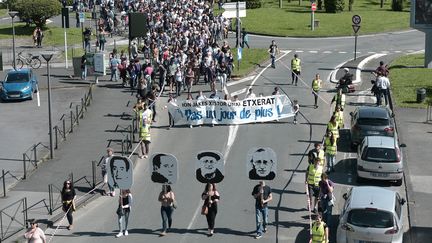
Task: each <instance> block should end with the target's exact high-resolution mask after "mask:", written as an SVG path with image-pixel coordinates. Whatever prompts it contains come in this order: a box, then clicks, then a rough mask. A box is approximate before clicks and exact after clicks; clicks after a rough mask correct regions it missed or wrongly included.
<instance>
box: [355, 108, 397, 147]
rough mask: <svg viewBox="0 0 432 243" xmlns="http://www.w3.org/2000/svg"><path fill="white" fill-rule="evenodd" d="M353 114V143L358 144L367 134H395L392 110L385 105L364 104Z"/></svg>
mask: <svg viewBox="0 0 432 243" xmlns="http://www.w3.org/2000/svg"><path fill="white" fill-rule="evenodd" d="M350 115H351V145H352V146H353V147H355V146H357V145H358V144H359V143H361V141H363V138H364V137H365V136H390V137H393V136H394V134H395V124H394V119H393V115H392V113H391V111H390V110H389V109H387V108H385V107H372V106H362V107H358V108H357V109H356V110H355V111H354V112H351V113H350Z"/></svg>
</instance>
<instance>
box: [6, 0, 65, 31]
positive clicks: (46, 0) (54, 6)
mask: <svg viewBox="0 0 432 243" xmlns="http://www.w3.org/2000/svg"><path fill="white" fill-rule="evenodd" d="M13 7H14V9H13V10H15V11H18V15H19V17H20V19H23V20H27V21H29V20H30V21H32V22H33V23H34V24H35V25H36V26H40V27H43V26H44V25H45V24H46V20H47V19H49V18H51V17H53V16H56V15H59V14H60V13H61V8H62V5H61V3H60V2H59V1H58V0H32V1H28V0H16V2H15V4H14V6H13Z"/></svg>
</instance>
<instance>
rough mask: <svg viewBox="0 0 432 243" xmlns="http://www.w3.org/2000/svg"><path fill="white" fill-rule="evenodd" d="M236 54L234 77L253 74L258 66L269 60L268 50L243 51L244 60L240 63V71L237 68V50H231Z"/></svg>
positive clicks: (253, 49)
mask: <svg viewBox="0 0 432 243" xmlns="http://www.w3.org/2000/svg"><path fill="white" fill-rule="evenodd" d="M231 51H232V52H233V54H234V65H235V68H234V72H233V75H234V76H240V77H242V76H245V75H247V74H249V73H250V72H252V71H253V70H254V69H255V68H256V66H257V65H258V64H261V63H262V62H264V61H265V60H267V59H269V58H270V57H269V54H268V52H267V49H263V48H252V49H243V53H242V60H241V62H240V69H238V66H237V48H233V49H232V50H231Z"/></svg>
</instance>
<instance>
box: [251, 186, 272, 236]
mask: <svg viewBox="0 0 432 243" xmlns="http://www.w3.org/2000/svg"><path fill="white" fill-rule="evenodd" d="M252 196H253V197H254V198H255V220H256V221H255V222H256V236H255V239H259V238H261V237H262V235H263V233H265V232H267V224H268V206H267V204H268V203H269V202H270V201H271V200H272V199H273V196H272V193H271V188H270V187H269V186H267V185H266V184H265V181H260V182H259V184H258V185H256V186H255V187H254V189H253V190H252Z"/></svg>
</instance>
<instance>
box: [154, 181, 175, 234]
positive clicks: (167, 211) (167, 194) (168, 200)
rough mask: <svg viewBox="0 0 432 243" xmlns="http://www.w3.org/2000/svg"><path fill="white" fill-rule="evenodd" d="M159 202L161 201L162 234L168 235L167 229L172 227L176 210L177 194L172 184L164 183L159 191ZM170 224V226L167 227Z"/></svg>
mask: <svg viewBox="0 0 432 243" xmlns="http://www.w3.org/2000/svg"><path fill="white" fill-rule="evenodd" d="M158 200H159V202H161V217H162V232H161V233H160V235H161V236H164V235H166V232H167V230H169V229H171V225H172V217H171V216H172V213H173V211H174V206H175V205H174V202H175V195H174V192H173V191H172V189H171V186H170V185H162V191H161V192H160V193H159V197H158ZM167 226H168V227H167Z"/></svg>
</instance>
